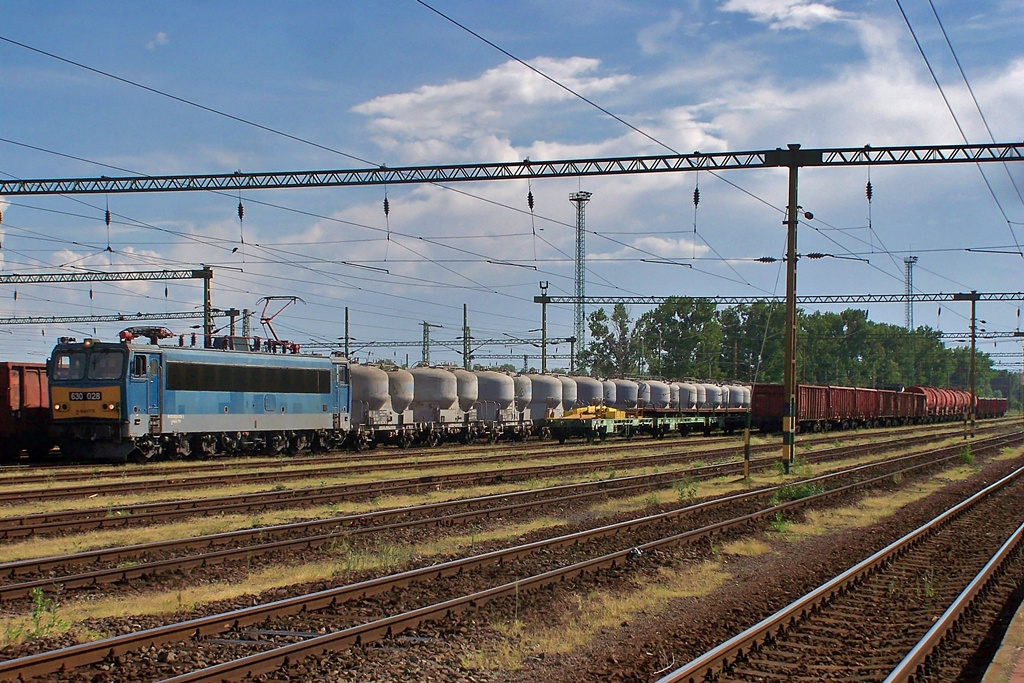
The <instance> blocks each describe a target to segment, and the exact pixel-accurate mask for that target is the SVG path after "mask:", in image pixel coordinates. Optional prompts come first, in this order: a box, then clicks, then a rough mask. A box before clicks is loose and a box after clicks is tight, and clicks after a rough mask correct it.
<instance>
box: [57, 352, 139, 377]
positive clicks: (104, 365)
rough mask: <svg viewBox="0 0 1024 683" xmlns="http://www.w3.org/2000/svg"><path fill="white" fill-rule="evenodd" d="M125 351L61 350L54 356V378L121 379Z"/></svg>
mask: <svg viewBox="0 0 1024 683" xmlns="http://www.w3.org/2000/svg"><path fill="white" fill-rule="evenodd" d="M124 358H125V355H124V352H123V351H121V350H120V349H95V350H93V351H91V352H86V351H60V352H57V353H55V354H54V356H53V377H52V379H54V380H58V381H59V380H65V381H68V380H70V381H74V380H81V379H85V378H86V377H88V378H89V379H100V380H110V379H120V378H121V376H122V375H123V374H124Z"/></svg>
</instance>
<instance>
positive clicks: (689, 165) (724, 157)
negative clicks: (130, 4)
mask: <svg viewBox="0 0 1024 683" xmlns="http://www.w3.org/2000/svg"><path fill="white" fill-rule="evenodd" d="M797 147H798V146H797ZM793 152H794V149H793V147H790V149H781V148H776V149H769V150H757V151H749V152H708V153H703V152H694V153H692V154H665V155H651V156H633V157H607V158H595V159H563V160H555V161H531V160H529V159H525V160H523V161H513V162H497V163H483V164H448V165H434V166H402V167H394V168H389V167H387V166H379V167H376V168H361V169H344V170H322V171H280V172H270V173H241V172H238V171H236V172H235V173H218V174H209V175H196V174H190V175H163V176H123V177H107V176H101V177H98V178H54V179H35V180H5V181H0V195H52V194H99V193H104V194H118V193H126V192H192V191H207V190H259V189H281V188H295V187H339V186H346V185H385V184H387V185H400V184H408V183H442V182H460V181H479V180H513V179H517V178H519V179H522V178H575V177H582V176H608V175H623V174H639V173H671V172H679V171H700V170H721V171H724V170H730V169H744V168H780V167H790V166H792V165H793V162H794V158H793ZM796 154H797V155H798V156H797V158H796V159H795V161H796V164H797V165H798V166H867V165H872V166H887V165H898V164H950V163H978V162H991V161H997V162H999V161H1021V160H1024V143H1019V142H1011V143H999V144H991V145H923V146H910V147H846V148H833V149H797V150H796Z"/></svg>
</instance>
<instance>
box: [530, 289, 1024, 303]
mask: <svg viewBox="0 0 1024 683" xmlns="http://www.w3.org/2000/svg"><path fill="white" fill-rule="evenodd" d="M957 296H962V295H959V294H954V293H949V294H944V293H939V294H918V293H915V294H911V295H910V296H909V297H908V296H907V295H906V294H822V295H816V296H798V297H797V298H796V302H797V303H798V304H819V305H825V304H874V303H883V304H892V303H904V302H906V301H961V299H957V298H956V297H957ZM977 296H978V299H977V300H978V301H1024V292H978V294H977ZM672 298H676V299H680V298H690V299H702V300H704V301H713V302H714V303H715V304H717V305H719V306H741V305H745V306H749V305H751V304H757V303H782V302H784V301H785V300H786V299H785V297H781V296H693V297H679V296H676V297H669V296H588V297H584V299H583V303H585V304H587V305H588V306H612V305H615V304H624V305H627V306H660V305H661V304H663V303H665V302H666V301H668V300H669V299H672ZM533 303H535V304H571V305H576V303H577V298H576V297H574V296H547V295H544V294H542V295H540V296H535V297H533Z"/></svg>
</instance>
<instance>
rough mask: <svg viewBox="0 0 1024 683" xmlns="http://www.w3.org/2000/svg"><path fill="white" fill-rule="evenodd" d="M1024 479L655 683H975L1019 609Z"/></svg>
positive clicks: (993, 489)
mask: <svg viewBox="0 0 1024 683" xmlns="http://www.w3.org/2000/svg"><path fill="white" fill-rule="evenodd" d="M1022 475H1024V469H1019V470H1017V471H1015V472H1014V473H1012V474H1011V475H1010V476H1007V477H1005V478H1003V479H1001V480H1000V481H997V482H995V483H993V484H992V485H990V486H989V487H987V488H985V489H984V490H982V491H980V492H979V493H977V494H975V495H974V496H972V497H971V498H969V499H968V500H965V501H963V502H962V503H960V504H958V505H956V506H955V507H953V508H951V509H950V510H948V511H946V512H944V513H943V514H941V515H939V516H938V517H936V518H935V519H933V520H931V521H930V522H928V523H927V524H925V525H923V526H921V527H920V528H918V529H916V530H915V531H913V532H911V533H910V534H907V535H906V536H904V537H903V538H901V539H899V540H898V541H896V542H895V543H892V544H890V545H889V546H887V547H886V548H883V549H882V550H880V551H879V552H877V553H875V554H874V555H872V556H871V557H869V558H867V559H866V560H864V561H863V562H861V563H859V564H858V565H856V566H854V567H852V568H851V569H849V570H848V571H846V572H844V573H842V574H840V575H839V576H837V577H835V578H833V579H832V580H830V581H828V582H827V583H825V584H823V585H822V586H820V587H819V588H817V589H815V590H813V591H811V592H810V593H808V594H806V595H804V596H803V597H801V598H799V599H798V600H796V601H794V602H793V603H791V604H790V605H788V606H786V607H785V608H783V609H782V610H779V611H778V612H776V613H775V614H773V615H772V616H770V617H768V618H767V619H764V620H762V621H761V622H759V623H758V624H756V625H755V626H753V627H751V628H749V629H747V630H746V631H744V632H742V633H740V634H738V635H736V636H735V637H734V638H732V639H730V640H728V641H726V642H724V643H722V644H721V645H719V646H718V647H716V648H714V649H713V650H711V651H709V652H708V653H706V654H704V655H703V656H701V657H698V658H697V659H695V660H693V661H691V662H689V663H688V664H686V665H684V666H682V667H680V668H679V669H676V670H675V671H673V672H671V673H670V674H668V675H666V676H664V677H663V678H661V679H660V680H659V681H658V683H683V682H692V683H696V682H697V681H703V680H706V678H714V680H718V681H765V680H791V681H820V680H833V679H834V680H839V679H841V680H861V681H882V680H885V681H886V682H889V681H907V680H914V681H932V680H934V681H952V680H965V677H966V678H977V677H978V676H979V671H978V670H977V660H976V658H975V657H974V655H976V654H977V652H978V650H979V648H983V647H984V646H985V644H986V643H987V644H988V645H989V647H991V645H992V638H991V629H992V627H993V625H994V624H995V623H996V622H997V621H998V618H999V615H1000V614H1001V613H1002V612H1003V611H1004V610H1005V609H1006V608H1007V604H1008V601H1009V600H1010V599H1011V597H1012V596H1013V595H1014V594H1017V595H1018V600H1017V601H1016V602H1019V588H1018V586H1017V577H1019V576H1020V572H1021V571H1022V569H1024V560H1022V556H1021V549H1022V546H1021V540H1022V538H1024V526H1022V525H1020V523H1019V522H1020V520H1019V517H1018V516H1017V515H1014V514H1006V510H1007V508H1009V509H1012V510H1019V509H1020V507H1021V505H1022V504H1024V483H1022V479H1024V476H1022ZM1016 602H1014V603H1013V604H1014V605H1015V604H1016ZM981 659H984V658H981ZM984 661H985V662H987V659H984ZM972 666H973V667H975V668H974V670H972Z"/></svg>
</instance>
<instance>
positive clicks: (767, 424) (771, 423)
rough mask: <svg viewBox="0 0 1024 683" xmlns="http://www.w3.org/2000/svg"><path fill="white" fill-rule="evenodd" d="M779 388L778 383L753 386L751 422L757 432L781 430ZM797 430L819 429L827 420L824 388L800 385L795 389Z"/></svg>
mask: <svg viewBox="0 0 1024 683" xmlns="http://www.w3.org/2000/svg"><path fill="white" fill-rule="evenodd" d="M782 394H783V387H782V385H781V384H756V385H754V390H753V392H752V394H751V397H750V409H751V420H752V422H753V424H754V425H755V426H757V427H758V428H759V429H761V431H766V432H771V431H778V430H780V429H782V406H783V403H784V402H785V401H784V399H783V395H782ZM796 411H797V421H798V427H799V428H800V429H803V430H808V429H815V428H820V426H822V425H823V424H826V423H827V422H828V420H829V403H828V387H819V386H815V385H812V384H800V385H798V386H797V390H796Z"/></svg>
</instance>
